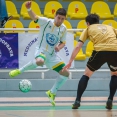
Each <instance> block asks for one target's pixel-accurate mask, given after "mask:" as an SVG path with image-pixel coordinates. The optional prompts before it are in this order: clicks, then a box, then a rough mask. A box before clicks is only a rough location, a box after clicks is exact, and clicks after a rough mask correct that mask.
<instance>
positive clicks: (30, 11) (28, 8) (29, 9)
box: [25, 1, 38, 21]
mask: <svg viewBox="0 0 117 117" xmlns="http://www.w3.org/2000/svg"><path fill="white" fill-rule="evenodd" d="M31 4H32V1H27V2H26V4H25V6H26V8H27V11H28V14H29V16H30V18H31V19H32V20H34V21H36V20H37V19H38V17H37V15H36V14H35V13H34V12H33V11H32V9H31Z"/></svg>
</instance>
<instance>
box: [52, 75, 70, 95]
mask: <svg viewBox="0 0 117 117" xmlns="http://www.w3.org/2000/svg"><path fill="white" fill-rule="evenodd" d="M67 79H68V77H66V76H62V75H60V77H59V78H57V79H56V82H55V84H54V85H53V87H52V88H51V90H50V91H51V93H54V94H56V93H57V90H58V89H59V88H60V87H61V86H62V85H63V84H64V83H65V82H66V81H67Z"/></svg>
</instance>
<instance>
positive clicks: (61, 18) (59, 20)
mask: <svg viewBox="0 0 117 117" xmlns="http://www.w3.org/2000/svg"><path fill="white" fill-rule="evenodd" d="M65 18H66V17H65V16H63V15H56V16H55V18H54V23H55V25H56V26H60V25H61V24H62V23H63V22H64V20H65Z"/></svg>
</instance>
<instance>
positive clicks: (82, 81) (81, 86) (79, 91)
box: [72, 67, 94, 109]
mask: <svg viewBox="0 0 117 117" xmlns="http://www.w3.org/2000/svg"><path fill="white" fill-rule="evenodd" d="M93 73H94V72H93V71H91V70H90V69H89V68H88V67H86V69H85V72H84V75H83V76H82V77H81V79H80V81H79V84H78V89H77V97H76V100H75V102H74V104H73V105H72V109H78V107H80V101H81V96H82V94H83V92H84V91H85V89H86V87H87V84H88V81H89V78H90V77H91V75H92V74H93Z"/></svg>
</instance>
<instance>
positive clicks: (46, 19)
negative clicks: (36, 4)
mask: <svg viewBox="0 0 117 117" xmlns="http://www.w3.org/2000/svg"><path fill="white" fill-rule="evenodd" d="M34 22H35V23H38V24H39V25H40V26H41V25H44V24H45V23H47V22H48V18H46V17H40V16H37V20H36V21H34Z"/></svg>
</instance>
